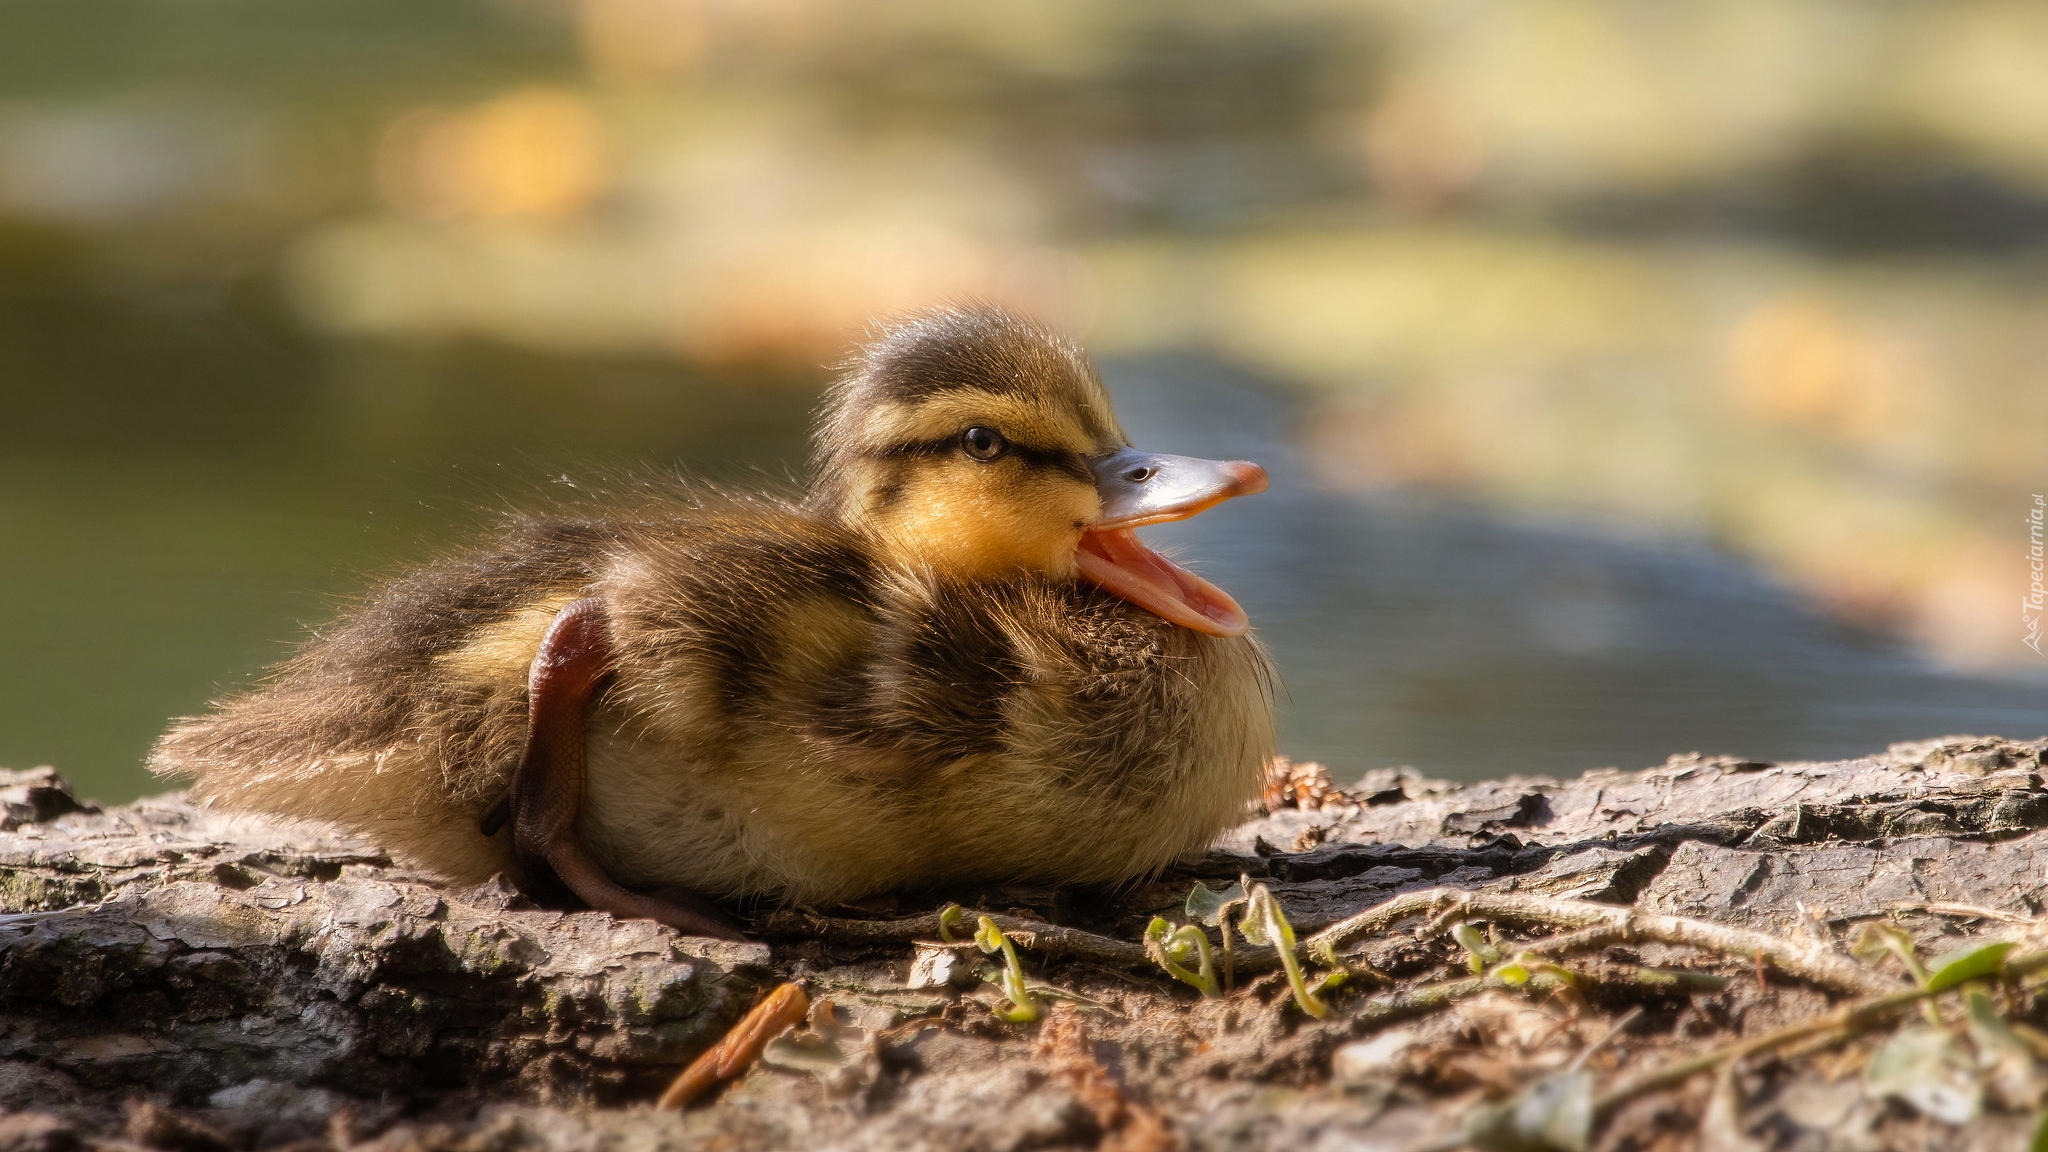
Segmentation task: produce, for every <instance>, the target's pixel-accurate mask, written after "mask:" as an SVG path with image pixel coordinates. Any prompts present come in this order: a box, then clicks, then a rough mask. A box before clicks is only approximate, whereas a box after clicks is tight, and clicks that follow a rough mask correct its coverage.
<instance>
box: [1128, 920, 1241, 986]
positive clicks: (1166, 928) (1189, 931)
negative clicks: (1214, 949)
mask: <svg viewBox="0 0 2048 1152" xmlns="http://www.w3.org/2000/svg"><path fill="white" fill-rule="evenodd" d="M1145 952H1146V953H1147V954H1148V955H1150V956H1151V957H1152V959H1153V961H1154V962H1156V963H1157V964H1158V965H1159V966H1160V967H1161V968H1164V969H1166V974H1167V975H1169V976H1171V977H1173V978H1174V979H1175V980H1178V981H1180V982H1181V983H1183V984H1186V985H1188V986H1189V987H1192V988H1194V989H1195V990H1196V991H1198V992H1200V993H1201V994H1202V995H1204V996H1208V997H1211V998H1214V997H1217V996H1221V995H1223V988H1222V987H1221V986H1220V985H1218V984H1217V983H1216V960H1215V957H1214V955H1213V954H1212V953H1211V952H1210V951H1209V937H1208V935H1207V934H1206V933H1204V932H1203V931H1202V930H1201V929H1200V928H1198V927H1196V926H1195V925H1193V924H1183V925H1181V926H1180V927H1179V928H1175V927H1174V926H1173V925H1171V924H1169V923H1167V922H1166V918H1165V917H1164V916H1154V917H1153V918H1152V922H1151V923H1150V924H1147V925H1145ZM1190 959H1192V960H1193V961H1194V962H1195V967H1194V968H1192V969H1190V968H1189V967H1188V961H1189V960H1190Z"/></svg>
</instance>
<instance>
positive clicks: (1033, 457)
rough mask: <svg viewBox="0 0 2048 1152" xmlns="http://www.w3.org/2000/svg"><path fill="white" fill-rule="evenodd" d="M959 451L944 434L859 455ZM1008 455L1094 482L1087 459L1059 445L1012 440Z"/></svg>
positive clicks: (892, 456)
mask: <svg viewBox="0 0 2048 1152" xmlns="http://www.w3.org/2000/svg"><path fill="white" fill-rule="evenodd" d="M960 450H961V448H960V438H959V437H958V436H947V437H945V438H943V439H934V440H910V441H906V442H904V443H901V444H891V445H889V446H888V447H886V448H870V449H868V450H867V451H865V452H863V453H862V455H864V456H866V457H867V458H868V459H870V460H903V459H908V458H914V457H919V456H944V455H946V454H948V453H951V452H959V451H960ZM1008 454H1009V455H1011V456H1014V457H1016V458H1017V459H1019V460H1022V461H1024V462H1025V463H1026V464H1029V465H1031V466H1032V467H1034V468H1050V469H1053V470H1055V471H1058V472H1064V473H1066V474H1067V475H1069V476H1072V477H1073V478H1074V479H1076V480H1080V481H1082V482H1083V483H1089V484H1092V483H1094V482H1095V473H1093V472H1091V471H1089V469H1088V460H1087V458H1086V457H1084V456H1083V455H1081V453H1079V452H1070V451H1067V450H1065V449H1061V448H1033V447H1031V446H1030V445H1028V444H1019V443H1017V442H1016V441H1015V440H1012V441H1010V447H1009V453H1008Z"/></svg>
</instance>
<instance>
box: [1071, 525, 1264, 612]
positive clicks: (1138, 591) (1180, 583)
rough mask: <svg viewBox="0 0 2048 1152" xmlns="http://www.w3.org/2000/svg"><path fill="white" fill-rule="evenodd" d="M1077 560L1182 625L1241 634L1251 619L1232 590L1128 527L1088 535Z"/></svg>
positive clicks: (1101, 582)
mask: <svg viewBox="0 0 2048 1152" xmlns="http://www.w3.org/2000/svg"><path fill="white" fill-rule="evenodd" d="M1074 559H1075V561H1076V562H1077V563H1078V564H1079V565H1080V568H1081V575H1082V576H1083V577H1085V578H1087V579H1088V580H1090V581H1092V582H1094V583H1095V584H1096V585H1098V586H1100V587H1101V588H1102V589H1103V590H1104V591H1106V592H1111V593H1114V594H1115V595H1118V596H1121V597H1123V598H1124V599H1126V600H1129V601H1130V602H1131V603H1133V604H1136V605H1137V606H1138V607H1140V608H1143V609H1145V610H1146V611H1147V612H1150V613H1152V614H1153V615H1155V616H1160V617H1163V618H1165V619H1167V620H1171V621H1173V622H1174V623H1175V624H1178V625H1180V626H1181V627H1183V628H1192V629H1194V630H1195V631H1197V632H1206V633H1208V634H1209V635H1211V636H1242V635H1244V630H1245V627H1246V625H1247V624H1248V623H1249V622H1248V621H1247V620H1246V619H1245V614H1244V609H1242V608H1240V607H1238V606H1237V601H1235V600H1232V599H1231V598H1230V594H1229V593H1227V592H1225V591H1224V590H1223V589H1221V588H1218V587H1216V586H1215V585H1214V584H1211V583H1209V582H1208V581H1207V580H1204V579H1202V578H1201V577H1200V576H1197V575H1195V574H1194V573H1193V572H1190V571H1188V570H1187V569H1185V568H1183V567H1181V566H1180V565H1178V564H1175V563H1174V562H1173V561H1171V560H1168V559H1167V558H1166V557H1164V556H1161V555H1160V554H1159V553H1157V552H1154V551H1153V550H1151V549H1150V548H1147V547H1145V546H1144V545H1143V544H1141V543H1139V542H1138V536H1137V533H1135V532H1133V531H1132V530H1131V529H1129V528H1117V529H1113V530H1111V531H1108V532H1089V533H1086V534H1085V535H1083V536H1082V537H1081V547H1080V550H1079V551H1077V552H1076V553H1075V554H1074Z"/></svg>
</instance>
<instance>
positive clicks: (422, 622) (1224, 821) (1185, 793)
mask: <svg viewBox="0 0 2048 1152" xmlns="http://www.w3.org/2000/svg"><path fill="white" fill-rule="evenodd" d="M1265 485H1266V479H1265V473H1264V472H1263V470H1261V469H1260V468H1259V466H1258V465H1256V464H1252V463H1248V462H1244V461H1207V460H1197V459H1192V458H1187V457H1178V456H1162V455H1154V454H1150V453H1146V452H1141V451H1139V450H1137V449H1135V448H1133V447H1132V446H1131V445H1130V442H1129V440H1128V438H1127V437H1126V436H1125V434H1124V432H1123V430H1122V429H1121V428H1120V427H1119V426H1118V424H1117V420H1116V415H1115V413H1114V411H1113V410H1112V408H1111V406H1110V400H1109V396H1108V394H1107V392H1106V391H1105V390H1104V388H1103V386H1102V383H1101V380H1100V378H1099V377H1098V376H1097V374H1096V373H1095V371H1094V369H1093V368H1092V367H1091V366H1090V365H1089V363H1088V361H1087V359H1086V358H1085V357H1084V356H1083V355H1082V354H1081V352H1080V351H1078V350H1077V349H1076V348H1075V347H1074V346H1072V345H1071V344H1069V343H1068V342H1066V341H1065V340H1063V339H1061V338H1059V337H1057V336H1055V335H1053V334H1051V333H1050V332H1048V331H1046V330H1044V329H1042V328H1040V327H1037V326H1036V325H1034V324H1031V323H1029V322H1027V321H1024V320H1021V319H1018V318H1016V317H1013V316H1010V315H1008V314H1005V313H1003V312H1001V311H998V310H994V309H990V308H983V307H972V308H958V309H947V310H939V311H933V312H929V313H925V314H921V315H918V316H915V317H913V318H911V319H910V320H908V321H907V322H904V323H902V324H901V325H900V326H898V327H895V328H894V329H892V330H890V331H888V332H886V333H885V334H884V335H882V336H881V337H880V339H878V340H877V341H876V342H875V343H874V344H873V345H871V346H870V347H868V348H867V349H866V350H865V351H864V353H862V354H861V355H860V356H859V357H857V358H856V359H855V360H854V361H853V362H852V364H851V366H850V367H849V368H848V369H847V370H846V371H845V372H844V373H843V374H842V376H841V377H840V379H839V380H838V381H837V382H836V383H835V384H834V386H833V387H832V389H831V390H830V391H829V392H828V394H827V398H826V401H825V404H824V406H823V410H822V413H821V415H820V417H819V420H818V423H817V428H816V433H815V455H814V475H813V481H812V484H811V486H810V489H809V492H808V494H807V495H806V496H804V497H803V498H801V499H782V498H776V497H771V496H743V495H741V496H736V495H707V494H705V493H703V492H701V491H684V492H681V493H677V494H673V495H670V496H667V497H663V498H659V499H643V500H641V501H640V502H639V503H637V504H629V505H627V506H623V507H618V508H613V509H610V510H607V511H602V512H598V513H592V514H588V515H580V516H562V515H557V516H553V517H526V518H521V519H516V520H514V521H512V522H511V523H510V524H509V525H508V526H507V527H505V528H504V529H503V530H502V531H501V532H500V534H499V535H498V536H497V537H496V538H495V539H493V540H491V541H489V542H487V543H485V544H484V545H483V546H481V547H478V548H475V549H474V550H471V551H469V552H467V553H464V554H461V555H458V556H455V557H454V558H452V559H448V560H445V561H443V562H441V563H438V564H435V565H432V566H430V567H426V568H423V569H421V570H418V571H416V572H414V573H412V574H411V575H408V576H406V577H404V578H401V579H399V580H397V581H396V582H395V583H393V584H391V585H390V586H388V587H387V588H385V589H384V590H383V591H382V592H381V593H380V594H378V595H377V596H375V597H374V598H373V599H371V600H369V601H368V602H367V603H366V604H365V605H364V606H362V607H360V608H359V609H358V610H357V611H355V612H354V613H352V614H350V615H348V616H346V617H344V618H343V619H342V620H341V621H339V622H338V623H337V624H336V625H335V626H333V627H332V628H331V629H330V630H328V631H326V632H325V633H323V634H321V635H318V636H317V637H316V638H315V639H313V640H312V641H311V642H310V643H308V644H307V645H306V646H305V647H304V648H303V649H302V650H301V651H300V652H299V654H298V655H296V656H295V657H293V658H292V659H290V660H289V661H287V662H285V663H284V664H282V665H280V666H278V667H277V668H275V669H273V670H272V673H271V676H270V678H269V681H268V682H267V683H266V684H264V685H263V686H261V687H258V688H256V689H254V690H252V691H249V692H247V693H245V694H242V695H240V696H236V697H233V698H231V699H228V700H226V701H224V702H221V703H218V704H217V705H215V710H214V711H213V712H212V713H211V714H209V715H204V716H199V717H195V718H186V719H182V720H179V721H176V722H175V723H174V725H173V727H172V728H171V729H170V730H169V732H168V733H167V734H165V735H164V736H163V737H162V738H161V739H160V740H159V741H158V743H157V745H156V747H155V749H154V751H153V753H152V757H151V767H152V768H153V769H154V770H155V771H157V772H159V773H163V774H170V775H182V776H189V777H193V778H195V779H196V781H197V783H196V786H195V792H196V794H197V795H198V796H199V797H200V798H201V799H203V800H204V801H206V802H208V803H211V804H215V805H222V806H229V807H235V808H242V809H249V810H257V811H264V812H270V813H276V814H281V815H286V816H294V817H312V818H319V819H324V820H328V821H333V822H337V823H339V824H341V825H344V826H347V827H349V828H352V829H354V830H356V831H358V832H359V833H361V834H364V835H366V836H367V837H369V838H370V839H372V840H374V841H375V842H377V843H379V844H381V845H382V846H383V847H384V848H385V849H386V850H388V851H389V852H391V853H392V855H393V856H394V858H395V859H397V860H398V861H400V862H401V863H405V864H408V865H411V866H414V867H418V868H421V869H424V870H427V871H429V872H432V873H436V874H438V875H440V876H441V877H443V878H445V879H446V880H448V881H450V882H454V883H473V882H477V881H481V880H484V879H486V878H488V877H489V876H491V875H492V874H494V873H505V874H507V875H509V876H511V877H512V878H514V880H515V881H516V882H517V883H519V884H520V885H521V886H522V887H524V888H526V889H528V890H529V891H531V892H534V893H535V894H537V895H546V894H551V893H552V894H554V895H558V896H560V895H566V894H567V893H563V892H562V891H561V890H562V888H566V889H568V891H569V892H571V893H573V894H574V895H575V896H577V897H580V898H581V899H582V900H583V901H585V902H586V903H588V904H589V905H590V906H592V907H595V908H598V909H603V910H607V911H610V912H612V913H614V914H616V915H620V916H645V917H651V918H653V919H657V920H661V921H664V922H666V923H669V924H672V925H674V926H676V927H678V928H681V929H683V930H685V931H689V932H695V933H701V934H707V935H715V936H733V935H735V930H734V928H733V927H732V926H731V924H730V922H728V921H727V920H726V919H725V918H724V917H723V916H722V915H721V914H720V913H719V912H718V911H717V909H716V907H715V906H712V905H710V904H708V903H707V902H716V901H727V902H729V901H733V900H738V899H756V900H759V899H766V900H773V901H781V902H795V903H823V902H833V901H846V900H852V899H857V898H860V897H863V896H867V895H871V894H875V893H879V892H883V891H888V890H892V889H899V888H906V887H922V886H931V885H938V884H944V883H950V882H1004V881H1036V882H1047V883H1056V884H1078V883H1114V882H1120V881H1127V880H1131V879H1134V878H1138V877H1142V876H1145V875H1147V874H1150V873H1153V872H1156V871H1157V870H1158V869H1160V868H1162V867H1163V866H1165V865H1167V864H1169V863H1171V862H1172V861H1174V860H1175V859H1177V858H1181V857H1183V856H1185V855H1186V854H1188V853H1190V852H1193V851H1196V850H1199V849H1200V848H1201V847H1202V846H1203V845H1205V844H1206V843H1207V842H1208V841H1210V840H1211V839H1212V838H1213V837H1214V836H1215V835H1216V834H1217V833H1218V832H1220V831H1221V830H1222V829H1223V828H1225V827H1227V826H1228V825H1230V824H1232V823H1234V822H1236V821H1237V820H1238V819H1240V818H1242V816H1243V815H1244V814H1245V812H1246V810H1247V806H1248V805H1249V804H1250V802H1251V801H1252V800H1253V799H1255V798H1256V797H1257V796H1258V795H1259V791H1260V786H1261V783H1262V779H1263V768H1264V764H1265V762H1266V760H1267V758H1268V756H1269V754H1270V751H1271V747H1272V741H1273V711H1272V692H1271V683H1272V671H1271V666H1270V664H1269V662H1268V660H1267V657H1266V655H1265V653H1264V651H1263V649H1262V648H1261V647H1260V645H1259V644H1258V643H1257V641H1256V640H1255V639H1254V638H1253V637H1252V635H1251V634H1250V633H1249V631H1248V628H1247V621H1246V618H1245V613H1244V611H1243V610H1242V609H1241V608H1240V607H1239V606H1238V605H1237V603H1236V602H1235V601H1234V600H1232V599H1231V598H1230V596H1229V595H1228V594H1226V593H1224V592H1223V591H1222V590H1221V589H1218V588H1217V587H1215V586H1214V585H1212V584H1210V583H1209V582H1208V581H1206V580H1203V579H1202V578H1200V577H1198V576H1196V575H1194V574H1193V573H1191V572H1189V571H1187V570H1186V569H1184V568H1182V567H1180V566H1179V565H1177V564H1175V563H1173V562H1172V561H1170V560H1168V559H1166V558H1165V557H1164V556H1161V555H1160V554H1159V553H1157V552H1155V551H1153V550H1152V549H1150V548H1148V547H1146V546H1145V545H1144V544H1143V543H1142V542H1140V541H1139V539H1138V538H1137V536H1136V534H1135V533H1134V531H1133V529H1135V528H1137V527H1138V526H1140V525H1145V524H1153V523H1159V522H1163V521H1168V520H1177V519H1182V518H1184V517H1188V516H1192V515H1195V514H1196V513H1198V512H1201V511H1203V510H1204V509H1207V508H1209V507H1211V506H1212V505H1214V504H1217V503H1219V502H1221V501H1223V500H1226V499H1229V498H1230V497H1233V496H1237V495H1243V494H1247V493H1253V492H1258V491H1262V490H1263V489H1264V488H1265ZM508 826H509V827H508Z"/></svg>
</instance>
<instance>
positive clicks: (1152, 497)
mask: <svg viewBox="0 0 2048 1152" xmlns="http://www.w3.org/2000/svg"><path fill="white" fill-rule="evenodd" d="M1089 466H1090V467H1091V468H1092V469H1093V470H1094V472H1095V491H1096V494H1097V495H1099V496H1100V497H1101V499H1102V514H1101V515H1100V516H1099V517H1097V518H1096V520H1095V522H1094V523H1093V524H1090V525H1089V526H1088V530H1087V531H1086V532H1084V533H1083V534H1082V536H1081V546H1080V550H1079V552H1077V553H1076V554H1075V561H1076V563H1078V564H1079V566H1080V569H1081V575H1082V576H1083V577H1084V578H1086V579H1088V580H1090V581H1093V582H1094V583H1095V584H1097V585H1099V586H1100V587H1101V588H1102V589H1103V590H1104V591H1107V592H1112V593H1114V594H1116V595H1118V596H1121V597H1123V598H1124V599H1126V600H1129V601H1130V602H1131V603H1133V604H1136V605H1137V606H1138V607H1140V608H1143V609H1145V610H1146V611H1148V612H1151V613H1153V614H1154V615H1156V616H1160V617H1163V618H1165V619H1167V620H1171V621H1173V622H1174V623H1175V624H1179V625H1180V626H1182V627H1183V628H1192V629H1194V630H1195V631H1197V632H1206V633H1208V634H1209V635H1211V636H1242V635H1243V634H1244V630H1245V628H1246V627H1247V626H1248V624H1249V621H1248V620H1247V619H1246V618H1245V614H1244V609H1242V608H1240V607H1238V605H1237V601H1235V600H1232V599H1231V598H1230V594H1229V593H1227V592H1225V591H1223V589H1221V588H1218V587H1216V586H1215V585H1214V584H1211V583H1209V582H1208V581H1207V580H1204V579H1202V578H1201V577H1200V576H1197V575H1195V574H1194V573H1193V572H1190V571H1188V570H1187V569H1185V568H1182V567H1181V566H1180V565H1178V564H1175V563H1174V562H1173V561H1171V560H1168V559H1167V558H1166V557H1164V556H1161V555H1160V554H1159V553H1157V552H1154V551H1153V550H1152V549H1150V548H1147V547H1145V545H1144V544H1142V543H1140V542H1139V540H1138V535H1137V533H1136V532H1134V531H1132V529H1134V528H1136V527H1138V526H1139V525H1141V524H1164V523H1166V522H1167V521H1169V520H1185V519H1187V518H1188V517H1190V516H1193V515H1195V514H1196V513H1198V512H1202V511H1205V510H1207V509H1209V508H1212V507H1214V506H1216V505H1218V504H1221V503H1223V502H1224V501H1225V500H1228V499H1230V498H1231V497H1232V496H1247V495H1250V494H1251V493H1254V492H1264V491H1265V490H1266V470H1265V469H1264V468H1261V467H1259V466H1258V465H1257V464H1253V463H1252V462H1250V461H1249V460H1197V459H1195V458H1194V457H1191V456H1161V455H1157V454H1155V453H1151V452H1140V451H1138V450H1137V449H1135V448H1125V449H1123V450H1122V451H1120V452H1112V453H1110V454H1109V455H1107V456H1099V457H1096V458H1095V459H1094V460H1091V461H1090V462H1089Z"/></svg>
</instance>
